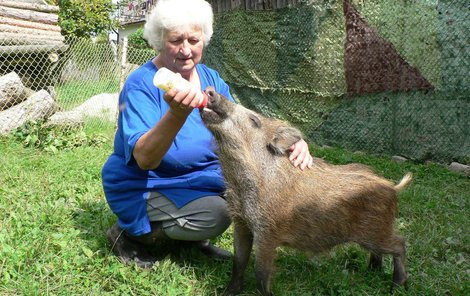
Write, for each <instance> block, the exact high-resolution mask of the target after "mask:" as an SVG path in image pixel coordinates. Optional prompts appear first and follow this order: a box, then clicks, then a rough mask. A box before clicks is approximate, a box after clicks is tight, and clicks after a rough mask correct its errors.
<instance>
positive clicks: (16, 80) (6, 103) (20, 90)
mask: <svg viewBox="0 0 470 296" xmlns="http://www.w3.org/2000/svg"><path fill="white" fill-rule="evenodd" d="M25 96H26V94H25V88H24V85H23V83H21V78H20V77H19V76H18V74H16V73H15V72H10V73H8V74H7V75H4V76H1V77H0V111H1V110H4V109H7V108H9V107H11V106H13V105H15V104H18V103H21V102H22V101H24V100H25V99H26V98H25Z"/></svg>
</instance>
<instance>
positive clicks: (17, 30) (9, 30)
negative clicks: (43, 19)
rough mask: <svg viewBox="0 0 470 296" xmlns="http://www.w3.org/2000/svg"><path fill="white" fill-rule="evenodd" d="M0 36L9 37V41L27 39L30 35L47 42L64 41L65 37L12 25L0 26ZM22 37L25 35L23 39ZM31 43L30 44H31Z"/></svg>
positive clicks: (52, 32) (56, 33)
mask: <svg viewBox="0 0 470 296" xmlns="http://www.w3.org/2000/svg"><path fill="white" fill-rule="evenodd" d="M0 32H1V33H0V36H2V37H9V35H11V36H10V37H11V39H18V38H29V37H28V36H27V35H32V36H33V37H35V38H45V39H48V40H59V41H64V40H65V37H64V36H62V34H60V32H57V31H46V30H40V29H32V28H23V27H16V26H12V25H5V24H0ZM13 34H14V35H13ZM23 35H26V36H24V37H23ZM31 43H32V42H31Z"/></svg>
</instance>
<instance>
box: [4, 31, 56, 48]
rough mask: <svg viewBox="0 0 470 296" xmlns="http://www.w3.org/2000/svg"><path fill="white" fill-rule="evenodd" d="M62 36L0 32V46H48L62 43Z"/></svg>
mask: <svg viewBox="0 0 470 296" xmlns="http://www.w3.org/2000/svg"><path fill="white" fill-rule="evenodd" d="M64 40H65V38H64V36H62V35H60V34H57V33H55V34H45V35H35V34H17V33H10V32H0V44H8V45H26V44H49V43H63V42H64Z"/></svg>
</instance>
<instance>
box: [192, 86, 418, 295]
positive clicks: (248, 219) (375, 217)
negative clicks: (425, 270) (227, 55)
mask: <svg viewBox="0 0 470 296" xmlns="http://www.w3.org/2000/svg"><path fill="white" fill-rule="evenodd" d="M206 94H207V95H208V97H209V101H208V105H207V106H206V107H205V108H204V109H202V110H200V113H201V117H202V120H203V121H204V123H205V125H206V126H207V128H208V129H209V130H210V131H211V132H212V133H213V134H214V137H215V139H216V141H217V145H218V149H219V150H218V155H219V158H220V162H221V166H222V171H223V175H224V178H225V181H226V185H227V203H228V206H229V210H230V214H231V218H232V221H233V224H234V251H235V256H234V261H233V270H232V278H231V281H230V283H229V285H228V287H227V288H226V290H225V295H236V294H238V293H240V292H241V291H242V288H243V287H242V286H243V274H244V271H245V269H246V267H247V263H248V260H249V257H250V254H251V250H252V247H253V244H254V246H255V248H256V256H255V271H256V287H257V290H258V291H259V292H260V293H261V294H262V295H272V292H271V279H272V273H273V271H274V260H275V257H276V248H277V247H279V246H288V247H292V248H295V249H298V250H300V251H304V252H307V253H309V254H315V253H319V252H322V251H325V250H328V249H330V248H332V247H334V246H336V245H338V244H343V243H348V242H351V243H357V244H359V245H360V246H362V247H363V248H365V249H366V250H368V251H369V252H370V261H369V267H370V268H381V265H382V254H390V255H392V256H393V268H394V270H393V285H396V286H400V285H404V284H405V283H406V280H407V272H406V270H405V240H404V238H403V237H402V236H400V235H398V234H397V233H396V231H395V230H394V221H395V217H396V215H397V193H398V192H400V191H401V190H402V189H404V188H405V186H406V185H407V184H408V183H409V182H410V181H411V179H412V176H411V174H410V173H408V174H406V175H405V176H404V177H403V179H402V180H401V181H400V182H399V183H398V184H397V185H394V183H392V182H391V181H389V180H386V179H384V178H382V177H380V176H378V175H376V174H375V173H374V172H373V171H372V170H371V169H370V168H368V167H366V166H364V165H360V164H349V165H331V164H328V163H327V162H325V161H323V160H320V159H315V160H314V165H313V167H312V168H311V169H306V170H304V171H302V170H300V169H299V168H295V167H294V166H293V165H292V164H291V163H290V161H289V160H288V157H287V155H288V153H289V147H290V146H291V145H292V144H293V143H295V142H297V141H299V140H300V139H301V138H302V134H301V132H300V131H299V130H298V129H296V128H294V127H292V126H289V125H288V124H287V123H286V122H284V121H281V120H276V119H270V118H265V117H263V116H261V115H260V114H257V113H255V112H253V111H251V110H249V109H247V108H244V107H243V106H242V105H239V104H234V103H232V102H230V101H229V100H227V99H226V98H224V97H223V96H221V95H219V94H218V93H216V92H215V91H214V89H213V88H208V89H207V90H206ZM393 285H392V287H393Z"/></svg>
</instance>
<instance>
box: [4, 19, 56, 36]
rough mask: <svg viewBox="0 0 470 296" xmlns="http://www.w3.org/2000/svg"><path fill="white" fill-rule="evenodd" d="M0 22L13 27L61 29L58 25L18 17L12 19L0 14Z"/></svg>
mask: <svg viewBox="0 0 470 296" xmlns="http://www.w3.org/2000/svg"><path fill="white" fill-rule="evenodd" d="M0 24H5V25H10V26H15V27H22V28H31V29H39V30H47V31H54V32H60V31H61V28H60V27H59V26H55V25H48V24H42V23H36V22H30V21H24V20H18V19H14V18H10V17H3V16H0Z"/></svg>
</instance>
